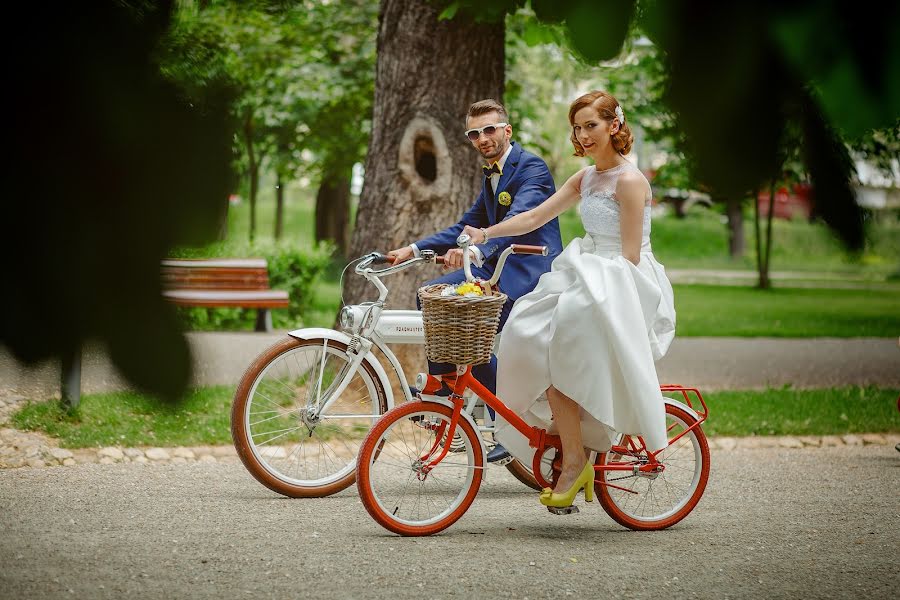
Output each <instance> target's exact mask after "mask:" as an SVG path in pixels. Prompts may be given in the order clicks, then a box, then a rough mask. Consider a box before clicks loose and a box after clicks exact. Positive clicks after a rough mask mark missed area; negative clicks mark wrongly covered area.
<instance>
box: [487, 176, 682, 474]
mask: <svg viewBox="0 0 900 600" xmlns="http://www.w3.org/2000/svg"><path fill="white" fill-rule="evenodd" d="M627 170H632V171H636V172H638V173H640V171H638V170H637V168H636V167H634V166H633V165H632V164H631V163H628V162H626V163H624V164H622V165H619V166H616V167H613V168H611V169H607V170H605V171H597V170H596V169H595V167H593V166H591V167H588V168H587V169H585V170H584V175H583V176H582V179H581V190H580V191H581V219H582V222H583V224H584V228H585V231H586V232H587V235H585V236H584V238H576V239H575V240H573V241H572V242H571V243H570V244H569V245H568V246H567V247H566V249H565V250H564V251H563V253H562V254H561V255H560V256H558V257H557V258H556V260H554V261H553V265H552V268H551V271H550V272H549V273H545V274H544V275H543V276H542V277H541V279H540V281H539V282H538V284H537V287H536V288H535V289H534V291H533V292H531V293H529V294H527V295H525V296H523V297H521V298H519V300H518V301H517V302H516V303H515V305H514V306H513V309H512V312H511V313H510V316H509V320H508V321H507V323H506V326H505V327H504V329H503V334H502V336H501V339H500V348H499V351H498V354H497V360H498V371H497V395H498V397H499V398H500V399H501V400H503V402H504V403H506V405H507V406H509V407H510V408H511V409H512V410H513V411H515V412H516V413H517V414H518V415H519V416H521V417H522V418H523V419H524V420H525V421H526V422H527V423H528V424H530V425H532V426H536V427H541V428H544V429H547V430H549V431H550V432H552V433H557V432H556V429H555V428H554V426H553V422H552V421H551V412H550V405H549V404H548V402H547V399H546V395H545V393H544V392H545V391H546V390H547V388H548V387H550V386H551V385H553V386H554V387H556V388H557V389H558V390H559V391H561V392H562V393H564V394H566V395H567V396H569V397H570V398H572V399H573V400H575V401H576V402H577V403H578V404H579V405H580V406H581V409H582V410H581V417H582V434H583V437H584V444H585V446H586V447H588V448H592V449H594V450H598V451H604V450H608V449H609V446H610V443H611V441H612V440H613V439H614V438H615V435H616V432H618V433H626V434H639V435H642V436H643V438H644V441H645V443H646V444H647V446H648V448H649V449H650V450H653V451H655V450H659V449H661V448H664V447H665V446H666V444H667V439H666V429H665V408H664V404H663V399H662V394H661V393H660V390H659V380H658V379H657V375H656V367H655V365H654V361H656V360H659V359H660V358H662V356H663V355H664V354H665V353H666V351H667V350H668V348H669V344H670V343H671V342H672V339H673V338H674V337H675V305H674V296H673V294H672V286H671V284H670V283H669V280H668V278H667V277H666V273H665V270H664V269H663V266H662V265H661V264H659V263H658V262H657V261H656V258H654V256H653V253H652V251H651V249H650V199H651V191H650V184H649V183H647V194H646V204H645V207H644V223H643V235H642V241H641V260H640V262H639V264H638V265H634V264H633V263H632V262H631V261H629V260H628V259H626V258H625V257H623V256H622V240H621V234H620V229H619V204H618V202H617V201H616V183H617V181H618V178H619V176H620V175H621V174H622V173H624V172H626V171H627ZM641 177H642V179H643V180H644V181H645V182H646V179H645V178H643V174H641ZM495 438H496V440H497V441H498V442H500V443H501V444H503V445H504V446H505V447H506V448H507V449H508V450H509V451H510V452H511V453H512V454H513V456H515V457H516V458H518V459H520V460H522V461H524V462H525V464H526V465H528V466H529V468H530V467H531V464H532V458H533V456H534V448H530V447H529V446H528V441H527V439H526V438H525V437H524V436H523V435H522V434H521V433H519V431H518V430H516V429H515V428H513V427H511V426H510V425H509V423H507V422H506V421H504V420H503V419H502V418H501V417H500V415H497V431H496V435H495Z"/></svg>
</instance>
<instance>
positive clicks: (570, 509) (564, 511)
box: [547, 506, 578, 515]
mask: <svg viewBox="0 0 900 600" xmlns="http://www.w3.org/2000/svg"><path fill="white" fill-rule="evenodd" d="M547 510H549V511H550V512H552V513H553V514H554V515H576V514H578V507H577V506H564V507H562V508H560V507H557V506H548V507H547Z"/></svg>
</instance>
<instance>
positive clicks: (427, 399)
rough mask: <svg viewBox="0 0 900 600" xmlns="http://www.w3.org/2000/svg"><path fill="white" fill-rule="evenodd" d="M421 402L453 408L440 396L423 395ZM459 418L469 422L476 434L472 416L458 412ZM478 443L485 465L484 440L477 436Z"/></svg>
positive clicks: (476, 427) (485, 449)
mask: <svg viewBox="0 0 900 600" xmlns="http://www.w3.org/2000/svg"><path fill="white" fill-rule="evenodd" d="M422 402H434V403H435V404H443V405H444V406H446V407H448V408H453V403H452V402H450V401H449V400H447V399H446V398H443V397H442V396H429V395H425V396H422ZM460 416H461V417H463V418H464V419H465V420H466V421H468V422H469V424H470V425H471V426H472V429H474V430H475V431H476V433H477V432H478V431H479V429H478V425H477V424H476V423H475V419H473V418H472V415H470V414H469V413H467V412H466V411H465V410H463V411H462V412H460ZM478 441H479V442H480V443H481V457H482V458H483V459H484V461H483V464H484V465H487V464H488V462H487V448H486V447H485V445H484V438H482V437H481V436H480V435H479V436H478Z"/></svg>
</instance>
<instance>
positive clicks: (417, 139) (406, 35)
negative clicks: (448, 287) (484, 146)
mask: <svg viewBox="0 0 900 600" xmlns="http://www.w3.org/2000/svg"><path fill="white" fill-rule="evenodd" d="M439 12H440V7H439V6H437V5H436V3H431V2H427V1H426V0H382V2H381V12H380V15H379V30H378V59H377V64H376V79H375V102H374V111H373V118H372V136H371V141H370V144H369V153H368V156H367V159H366V178H365V182H364V184H363V189H362V194H361V195H360V203H359V211H358V213H357V217H356V228H355V230H354V233H353V239H352V243H351V246H350V250H351V251H350V255H351V256H354V257H355V256H360V255H362V254H365V253H366V252H371V251H373V250H378V251H382V252H385V251H387V250H391V249H393V248H398V247H401V246H404V245H406V244H409V243H411V242H414V241H416V240H418V239H421V238H422V237H425V236H427V235H430V234H432V233H434V232H437V231H440V230H442V229H445V228H446V227H449V226H450V225H452V224H454V223H456V222H457V221H459V219H460V217H461V216H462V214H463V213H464V211H465V210H466V209H468V208H469V206H471V204H472V202H473V201H474V199H475V197H476V196H477V194H478V192H479V189H480V186H481V173H480V171H479V169H478V164H479V160H480V157H479V155H478V153H477V151H476V150H475V149H474V148H472V146H471V144H470V143H469V142H468V141H467V140H466V138H465V136H464V135H463V131H464V129H465V116H466V112H467V110H468V108H469V105H470V104H471V103H472V102H475V101H477V100H482V99H484V98H494V99H496V100H499V101H502V94H503V86H504V79H503V77H504V67H505V63H504V24H503V22H502V21H500V22H498V23H475V22H474V21H473V20H472V19H471V18H469V17H466V16H464V15H459V14H458V15H457V16H456V17H455V18H453V19H450V20H445V21H438V19H437V17H438V14H439ZM439 275H440V271H438V270H437V269H429V268H425V267H423V268H420V269H417V268H413V269H409V270H407V271H404V272H402V273H399V274H397V275H394V276H391V278H390V281H387V282H386V284H387V285H388V287H389V288H390V290H391V293H390V296H388V300H387V303H388V306H389V307H392V308H415V291H416V289H417V288H418V287H419V286H420V285H421V284H422V283H424V282H425V281H427V280H429V279H432V278H434V277H437V276H439ZM345 290H346V292H345V296H344V298H345V300H347V301H349V302H359V301H361V300H366V299H372V298H373V297H374V296H375V290H374V288H371V287H369V288H368V289H367V284H366V282H365V280H363V279H362V278H360V277H350V278H349V279H348V280H347V281H346V282H345Z"/></svg>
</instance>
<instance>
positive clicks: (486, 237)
mask: <svg viewBox="0 0 900 600" xmlns="http://www.w3.org/2000/svg"><path fill="white" fill-rule="evenodd" d="M481 233H482V235H484V240H483V241H482V242H481V243H482V244H484V243H485V242H487V241H488V232H487V229H485V228H484V227H482V228H481Z"/></svg>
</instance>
